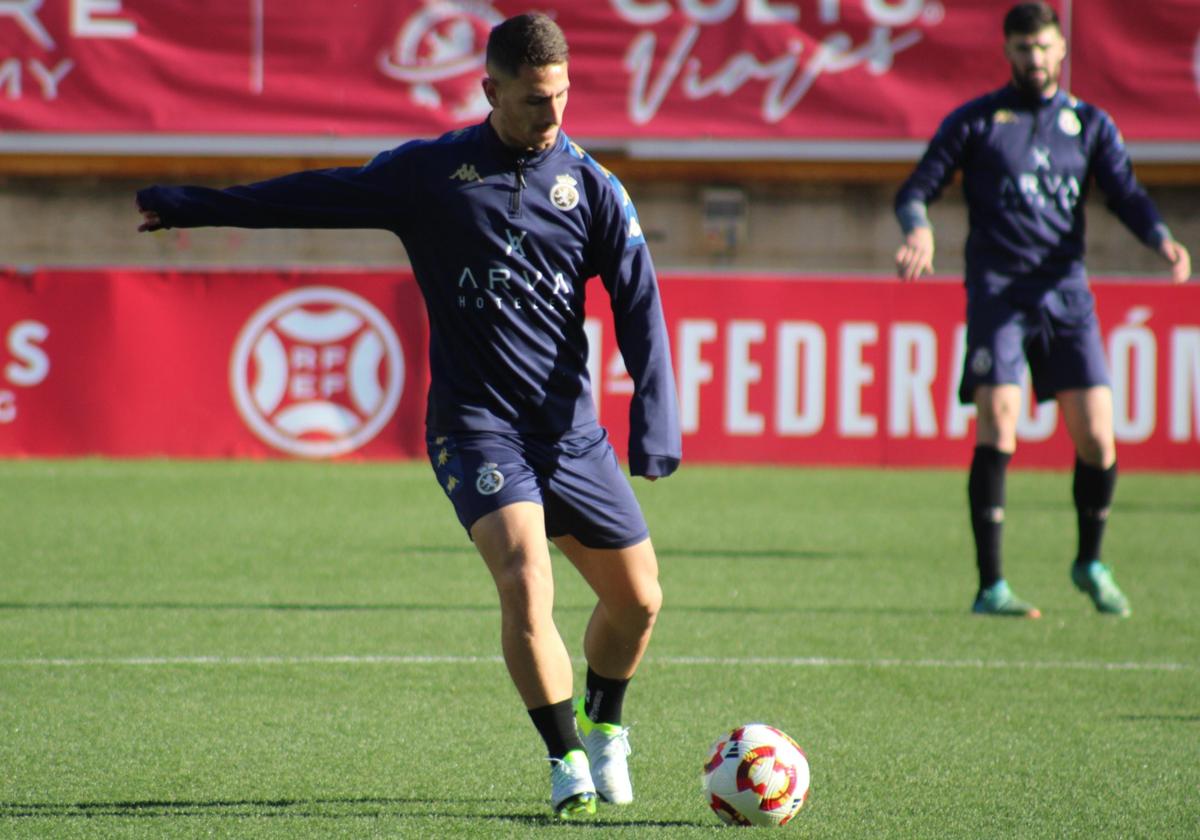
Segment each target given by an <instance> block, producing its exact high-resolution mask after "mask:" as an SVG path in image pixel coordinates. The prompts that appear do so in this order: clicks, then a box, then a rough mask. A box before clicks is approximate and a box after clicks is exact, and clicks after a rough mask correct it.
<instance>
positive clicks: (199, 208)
mask: <svg viewBox="0 0 1200 840" xmlns="http://www.w3.org/2000/svg"><path fill="white" fill-rule="evenodd" d="M138 203H139V206H140V207H142V208H143V209H146V210H153V211H155V212H157V213H158V214H159V217H160V218H161V220H162V223H163V224H164V225H165V226H167V227H199V226H209V225H223V226H234V227H246V228H281V227H282V228H379V229H383V230H389V231H392V232H393V233H395V234H396V235H397V236H399V237H400V239H401V241H402V242H403V243H404V247H405V249H406V250H407V252H408V257H409V260H410V262H411V263H412V267H413V272H414V274H415V275H416V278H417V283H418V284H419V286H420V288H421V292H422V294H423V296H424V299H425V304H426V309H427V311H428V316H429V324H430V347H429V359H430V369H431V378H432V383H431V385H430V391H429V404H428V412H427V416H426V425H427V427H428V429H429V430H430V431H431V432H453V431H495V432H516V433H520V434H537V435H549V436H564V435H568V434H573V433H586V432H588V431H591V430H594V429H596V428H597V427H598V420H597V417H596V411H595V406H594V403H593V401H592V393H591V381H590V378H589V375H588V369H587V355H588V344H587V338H586V335H585V333H584V300H585V292H586V285H585V283H586V281H587V279H588V278H590V277H593V276H596V275H598V276H599V277H600V279H601V280H602V282H603V284H604V286H605V288H606V289H607V291H608V294H609V297H610V299H611V306H612V312H613V319H614V323H615V327H616V337H617V343H618V346H619V348H620V350H621V354H622V356H623V357H624V360H625V365H626V368H627V369H628V371H629V374H630V376H631V377H632V379H633V382H634V384H635V392H634V397H633V402H632V405H631V407H630V418H629V420H630V437H629V467H630V472H632V473H633V474H634V475H648V476H662V475H668V474H670V473H671V472H673V471H674V470H675V468H676V467H677V466H678V464H679V461H680V458H681V450H682V445H681V435H680V426H679V416H678V407H677V404H676V392H675V380H674V376H673V375H672V369H671V354H670V347H669V342H668V338H667V330H666V325H665V322H664V318H663V312H662V304H661V301H660V298H659V289H658V282H657V278H656V276H655V272H654V267H653V264H652V262H651V259H650V253H649V249H648V248H647V246H646V241H645V238H644V236H643V235H642V231H641V227H640V226H639V224H638V218H637V213H636V212H635V210H634V208H633V205H632V203H631V202H630V200H629V196H628V195H627V194H626V192H625V190H624V188H623V187H622V186H621V184H620V182H619V181H618V180H617V179H616V177H615V176H613V175H612V173H610V172H608V171H607V170H606V169H604V168H603V167H602V166H600V165H599V164H598V163H597V162H596V161H595V160H593V159H592V158H591V157H590V156H589V155H588V154H587V153H586V152H584V151H583V150H582V149H581V148H580V147H579V146H577V145H575V144H574V143H572V142H571V141H570V140H569V139H568V138H567V137H566V135H565V134H562V133H561V132H560V133H559V137H558V140H557V142H556V143H555V144H554V145H553V146H552V147H550V148H549V149H547V150H545V151H542V152H539V153H536V154H530V153H525V154H519V153H517V152H515V151H513V150H511V149H509V148H508V147H507V146H505V145H504V144H503V143H502V142H501V140H500V138H499V137H498V136H497V135H496V133H495V131H494V129H493V128H492V127H491V125H490V123H489V122H487V121H484V122H483V123H480V124H478V125H474V126H471V127H468V128H464V129H460V130H458V131H454V132H451V133H449V134H446V135H445V136H443V137H441V138H438V139H436V140H418V141H413V142H410V143H406V144H404V145H402V146H399V147H397V148H395V149H392V150H389V151H386V152H383V153H381V154H380V155H378V156H377V157H375V159H374V160H372V161H371V162H370V163H368V164H367V165H366V166H363V167H361V168H352V167H338V168H330V169H318V170H310V171H305V172H297V173H294V174H291V175H285V176H283V177H280V178H275V179H272V180H269V181H263V182H260V183H256V184H250V185H246V186H238V187H232V188H230V189H224V190H217V189H209V188H204V187H194V186H188V187H151V188H149V189H145V190H142V191H140V192H139V193H138Z"/></svg>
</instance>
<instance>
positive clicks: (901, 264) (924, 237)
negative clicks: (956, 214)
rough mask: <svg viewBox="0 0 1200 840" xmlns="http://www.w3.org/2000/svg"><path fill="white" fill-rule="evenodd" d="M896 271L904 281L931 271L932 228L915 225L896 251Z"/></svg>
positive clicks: (914, 278)
mask: <svg viewBox="0 0 1200 840" xmlns="http://www.w3.org/2000/svg"><path fill="white" fill-rule="evenodd" d="M896 273H897V274H898V275H900V279H901V280H904V281H906V282H907V281H910V280H916V279H917V278H918V277H920V276H921V275H922V274H932V273H933V228H931V227H915V228H913V229H912V230H910V231H909V232H908V233H907V234H906V235H905V237H904V242H902V243H901V244H900V247H899V249H897V251H896Z"/></svg>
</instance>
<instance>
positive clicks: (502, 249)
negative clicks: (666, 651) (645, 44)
mask: <svg viewBox="0 0 1200 840" xmlns="http://www.w3.org/2000/svg"><path fill="white" fill-rule="evenodd" d="M567 64H568V49H567V42H566V39H565V38H564V36H563V33H562V31H561V30H560V29H559V28H558V26H557V25H556V24H555V23H554V22H553V21H552V20H551V19H550V18H548V17H546V16H544V15H538V14H533V15H520V16H517V17H514V18H510V19H509V20H506V21H504V22H503V23H501V24H500V25H499V26H497V27H496V28H495V29H494V30H493V31H492V33H491V35H490V37H489V39H488V45H487V77H486V78H485V79H484V80H483V89H484V92H485V94H486V96H487V98H488V101H489V102H490V103H491V105H492V109H493V110H492V111H491V113H490V115H489V116H488V118H487V119H486V120H485V121H484V122H482V123H480V124H478V125H474V126H471V127H468V128H465V129H462V130H460V131H455V132H451V133H450V134H447V135H445V136H444V137H442V138H440V139H438V140H434V141H416V142H412V143H408V144H406V145H403V146H400V147H398V148H396V149H392V150H390V151H386V152H383V153H382V154H380V155H378V156H377V157H376V158H375V159H374V160H372V161H371V162H370V163H369V164H367V165H366V166H364V167H362V168H360V169H354V168H334V169H325V170H315V171H307V172H298V173H294V174H292V175H287V176H284V177H281V178H277V179H274V180H270V181H264V182H261V183H257V184H251V185H248V186H239V187H233V188H230V189H226V190H212V189H204V188H199V187H181V188H164V187H154V188H151V189H147V190H143V191H141V192H140V193H138V206H139V208H140V210H141V212H142V214H143V217H144V221H143V224H142V226H141V227H140V228H139V229H140V230H155V229H158V228H162V227H194V226H200V225H235V226H241V227H254V228H266V227H324V228H381V229H385V230H390V231H392V232H394V233H395V234H396V235H397V236H399V237H400V239H401V240H402V241H403V243H404V246H405V248H406V250H407V252H408V256H409V259H410V261H411V263H412V267H413V272H414V273H415V275H416V279H417V282H418V284H419V285H420V288H421V292H422V294H423V295H424V299H425V304H426V309H427V311H428V315H429V323H430V350H429V357H430V367H431V374H432V383H431V386H430V391H429V404H428V413H427V417H426V426H427V432H428V450H429V457H430V459H431V461H432V464H433V468H434V472H435V474H436V476H437V479H438V481H439V483H440V484H441V486H442V488H443V489H444V490H445V492H446V494H447V496H448V497H449V499H450V501H451V502H452V503H453V505H454V509H455V512H456V513H457V515H458V518H459V521H460V522H461V523H462V525H463V527H464V528H466V529H467V531H468V533H469V534H470V537H471V539H472V540H474V542H475V546H476V548H477V549H478V550H479V553H480V554H481V555H482V556H483V559H484V562H485V563H486V564H487V567H488V569H489V570H490V572H491V574H492V576H493V578H494V580H495V583H496V588H497V590H498V592H499V597H500V613H501V645H502V648H503V651H504V658H505V662H506V663H507V665H508V670H509V673H510V674H511V676H512V679H513V682H514V683H515V684H516V687H517V691H518V693H519V694H520V696H521V699H522V700H523V701H524V703H525V706H526V708H527V709H528V711H529V715H530V717H531V718H532V720H533V723H534V725H535V726H536V728H537V730H538V731H539V732H540V733H541V736H542V738H543V739H544V740H545V743H546V747H547V750H548V752H549V757H550V760H551V772H550V776H551V804H552V806H553V808H554V811H555V813H556V814H557V815H559V816H562V817H570V816H572V815H575V814H579V813H583V812H593V811H594V810H595V801H596V795H597V792H598V793H599V795H600V796H601V797H603V798H604V799H606V800H608V801H610V802H616V803H623V802H629V801H630V800H631V799H632V798H633V791H632V787H631V784H630V780H629V773H628V765H627V760H626V756H627V754H628V751H629V744H628V740H627V735H626V730H625V728H624V727H623V726H622V725H621V715H622V703H623V698H624V695H625V689H626V685H627V683H628V681H629V679H630V678H631V677H632V676H633V674H634V671H635V670H636V669H637V666H638V663H639V662H640V660H641V658H642V654H643V652H644V651H645V649H646V645H647V643H648V641H649V638H650V632H651V628H652V626H653V624H654V621H655V618H656V616H657V614H658V611H659V607H660V604H661V601H662V593H661V590H660V588H659V583H658V565H657V560H656V557H655V553H654V549H653V547H652V545H651V543H650V539H649V532H648V529H647V527H646V522H645V520H644V518H643V516H642V513H641V510H640V508H639V506H638V503H637V500H636V499H635V497H634V495H633V492H632V488H631V487H630V486H629V482H628V480H626V478H625V477H624V475H622V473H621V471H620V467H619V465H618V463H617V459H616V456H615V454H614V453H613V450H612V447H611V445H610V444H609V442H608V438H607V435H606V433H605V431H604V429H603V428H602V427H601V426H600V425H599V423H598V421H597V418H596V413H595V407H594V404H593V401H592V394H591V385H590V381H589V377H588V371H587V365H586V362H587V357H588V349H587V340H586V337H585V334H584V284H585V281H586V280H587V279H588V278H589V277H591V276H593V275H597V274H598V275H599V276H600V278H601V280H602V282H603V284H604V286H605V288H606V289H607V290H608V293H609V296H610V299H611V303H612V311H613V318H614V323H615V326H616V335H617V341H618V344H619V346H620V349H621V353H622V355H623V357H624V360H625V364H626V367H627V368H628V370H629V373H630V375H631V376H632V378H633V381H634V383H635V385H636V389H635V393H634V397H633V404H632V407H631V409H630V442H629V466H630V471H631V472H632V473H633V474H634V475H642V476H646V477H647V478H650V479H653V478H656V477H659V476H665V475H669V474H670V473H671V472H673V471H674V470H675V469H676V467H677V466H678V465H679V461H680V457H681V441H680V429H679V420H678V411H677V407H676V398H675V381H674V377H673V375H672V371H671V359H670V352H669V347H668V341H667V334H666V327H665V323H664V319H663V314H662V307H661V303H660V299H659V292H658V284H657V280H656V277H655V273H654V268H653V265H652V263H651V260H650V254H649V252H648V250H647V247H646V242H645V239H644V238H643V236H642V233H641V228H640V226H639V225H638V220H637V215H636V213H635V212H634V209H633V206H632V205H631V203H630V201H629V197H628V196H627V195H626V193H625V191H624V189H623V188H622V187H621V185H620V183H618V181H617V179H616V178H615V177H613V176H612V174H611V173H609V172H607V171H606V170H604V169H603V168H602V167H601V166H599V164H597V163H596V162H595V161H594V160H592V159H591V158H590V157H589V156H588V155H587V154H586V153H584V152H583V150H582V149H580V148H579V147H578V146H576V145H574V144H573V143H571V142H570V140H568V139H567V137H566V136H565V135H564V134H563V133H562V131H561V130H560V127H561V125H562V119H563V112H564V109H565V107H566V104H567V91H568V88H569V86H570V81H569V78H568V73H567ZM548 536H549V537H550V538H552V539H553V541H554V543H555V544H556V545H557V546H558V547H559V548H561V549H562V551H563V552H564V553H565V554H566V556H567V557H568V558H569V559H570V561H571V562H572V563H573V564H574V565H575V567H576V568H577V569H578V570H579V572H580V573H581V574H582V575H583V577H584V578H585V579H586V580H587V582H588V584H590V586H591V587H592V589H593V590H595V592H596V594H597V596H598V603H597V605H596V608H595V611H594V612H593V613H592V615H591V619H590V621H589V623H588V626H587V631H586V634H585V637H584V652H585V654H586V657H587V662H588V671H587V684H586V693H585V695H584V696H583V697H581V698H580V700H579V702H578V703H573V702H572V697H573V688H572V665H571V660H570V657H569V656H568V654H567V650H566V648H565V646H564V644H563V641H562V638H561V636H560V635H559V633H558V630H557V628H556V627H555V624H554V619H553V616H552V606H553V599H554V585H553V579H552V575H551V560H550V552H549V545H548V543H547V537H548Z"/></svg>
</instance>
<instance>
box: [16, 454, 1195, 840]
mask: <svg viewBox="0 0 1200 840" xmlns="http://www.w3.org/2000/svg"><path fill="white" fill-rule="evenodd" d="M1069 485H1070V479H1069V476H1068V475H1067V474H1066V473H1065V472H1037V471H1016V472H1014V473H1013V474H1012V475H1011V476H1010V484H1009V508H1008V525H1007V534H1006V553H1007V557H1008V568H1007V570H1008V576H1009V580H1010V581H1011V582H1012V584H1013V587H1014V588H1015V589H1016V590H1017V591H1018V592H1019V593H1020V594H1021V595H1022V596H1024V597H1026V598H1028V599H1030V600H1031V601H1033V602H1034V603H1036V604H1038V605H1039V606H1040V607H1041V609H1042V610H1043V612H1044V614H1045V618H1043V619H1042V620H1041V621H1026V620H1012V619H993V618H979V617H975V616H972V615H970V613H969V611H968V607H969V604H970V601H971V597H972V595H973V588H974V587H973V582H974V580H973V578H974V573H973V564H972V559H971V544H970V537H969V533H968V528H967V522H966V515H965V512H964V506H965V471H964V470H951V471H942V470H927V471H902V470H890V471H876V470H815V469H783V468H774V469H772V468H718V467H685V469H684V470H683V471H682V472H680V473H679V474H678V475H676V476H674V477H672V478H670V479H668V480H665V481H660V482H657V483H654V484H649V483H646V482H642V481H638V482H636V483H635V486H636V488H637V491H638V493H639V495H640V497H641V499H642V501H643V503H644V506H645V509H646V513H647V517H648V519H649V521H650V525H651V529H652V532H653V536H654V539H655V543H656V546H657V548H658V551H659V559H660V563H661V568H662V581H663V585H664V590H665V593H666V605H665V607H664V610H663V613H662V615H661V618H660V620H659V624H658V627H657V630H656V634H655V637H654V640H653V642H652V644H651V648H650V652H649V654H648V656H647V659H646V661H645V663H644V664H643V667H642V670H641V671H640V672H639V675H638V678H637V679H636V680H635V682H634V684H633V687H632V689H631V691H630V695H629V698H628V700H627V703H626V722H627V723H631V724H632V727H633V731H632V743H633V747H634V753H633V756H632V757H631V764H632V768H633V773H634V783H635V788H636V792H637V797H638V799H637V802H636V803H635V804H633V805H631V806H628V807H626V808H622V809H603V810H602V811H601V813H600V814H598V815H597V817H596V819H595V820H594V821H591V822H589V823H587V824H586V825H555V824H553V823H552V822H551V821H550V820H549V819H548V817H547V813H548V808H547V803H546V801H545V799H546V796H547V794H548V783H547V778H548V775H547V774H548V771H547V767H546V764H545V762H544V759H543V756H542V750H541V744H540V742H539V741H538V740H537V738H536V735H535V734H534V732H533V729H532V727H531V726H530V725H529V723H528V718H527V717H526V715H525V714H524V712H523V710H522V709H521V706H520V703H519V701H518V699H517V696H516V692H515V690H514V689H513V688H512V686H511V684H510V683H509V681H508V677H507V674H506V672H505V670H504V666H503V664H502V663H501V662H500V661H499V658H498V652H499V643H498V638H497V633H498V610H497V607H496V602H495V595H494V592H493V589H492V586H491V582H490V579H489V578H488V576H487V573H486V571H485V569H484V567H483V565H482V563H481V562H480V561H479V560H478V559H477V557H476V556H475V554H474V551H473V549H472V547H471V545H470V543H469V542H468V541H467V540H466V539H465V537H464V535H463V533H462V532H461V530H460V529H459V527H458V524H457V522H456V521H455V520H454V518H453V514H452V512H451V509H450V507H449V505H448V504H447V502H446V501H445V500H444V498H442V495H441V493H440V491H439V490H438V488H437V487H436V485H435V484H434V481H433V478H432V474H431V472H430V470H429V469H428V467H427V466H426V465H425V464H423V463H413V464H384V465H365V464H307V463H286V462H272V463H247V462H229V463H227V462H206V463H194V462H163V461H149V462H140V461H135V462H120V461H103V460H83V461H7V462H0V499H2V500H3V504H2V505H0V557H2V559H0V571H2V576H0V837H21V838H25V837H53V838H73V837H106V838H107V837H121V838H124V837H144V838H161V837H245V838H289V839H290V838H329V837H413V838H441V837H455V838H466V837H511V838H527V837H539V836H551V834H554V835H555V836H560V837H561V836H583V837H587V836H597V835H596V834H595V832H596V831H597V830H603V832H604V834H605V835H612V836H619V837H630V838H652V840H653V838H675V837H716V836H724V835H723V834H718V832H729V831H737V829H729V828H723V827H721V826H720V825H719V824H718V822H717V820H716V818H715V817H714V816H713V815H712V814H711V813H710V812H709V811H708V809H707V807H706V805H705V803H704V801H703V799H702V797H701V794H700V791H699V770H700V765H701V763H702V761H703V760H704V758H705V753H706V750H707V748H708V746H709V744H710V743H711V741H712V740H713V739H714V738H716V737H717V736H718V735H719V734H720V733H721V732H722V731H723V730H726V729H728V728H731V727H733V726H734V725H737V724H740V723H746V722H750V721H755V720H761V721H766V722H769V723H772V724H774V725H776V726H779V727H781V728H783V729H785V730H786V731H788V732H789V733H790V734H792V735H793V736H794V737H795V738H796V739H797V740H798V741H799V742H800V743H801V744H802V745H803V746H804V747H805V748H806V750H807V752H808V754H809V757H810V761H811V765H812V773H813V785H812V793H811V796H810V799H809V803H808V804H807V805H806V806H805V809H804V810H803V811H801V813H800V815H799V816H798V817H797V818H796V819H795V820H794V821H793V822H792V823H791V824H790V825H788V826H786V827H785V828H783V829H782V831H783V832H786V833H788V834H790V835H791V836H796V837H800V836H803V837H809V838H867V837H880V838H884V837H886V838H907V837H912V838H940V839H942V840H944V838H981V837H988V838H997V837H1013V838H1018V837H1019V838H1033V837H1056V838H1061V837H1078V838H1097V837H1153V838H1174V837H1178V838H1183V837H1196V836H1197V835H1198V834H1200V816H1198V814H1200V810H1197V802H1198V799H1197V797H1198V795H1200V747H1198V745H1200V586H1198V585H1197V581H1198V577H1197V576H1198V574H1200V567H1198V566H1197V564H1196V561H1197V557H1198V555H1197V545H1198V544H1200V476H1198V475H1195V474H1189V475H1171V476H1167V475H1157V474H1154V475H1152V474H1127V475H1124V476H1123V477H1122V480H1121V482H1120V484H1119V485H1118V490H1117V504H1116V508H1115V512H1114V516H1113V519H1112V522H1111V524H1110V525H1109V533H1108V537H1107V541H1106V558H1107V559H1108V560H1109V561H1110V562H1111V563H1112V565H1113V566H1114V568H1115V570H1116V573H1117V578H1118V580H1119V581H1120V582H1121V583H1122V585H1123V586H1124V588H1125V589H1126V592H1127V593H1128V594H1129V595H1130V598H1131V600H1132V602H1133V607H1134V615H1133V617H1132V618H1130V619H1128V620H1124V621H1122V620H1119V619H1112V618H1105V617H1101V616H1099V615H1097V614H1095V613H1094V612H1093V610H1092V608H1091V606H1090V604H1089V603H1088V602H1087V601H1086V600H1085V598H1084V597H1083V596H1081V595H1079V594H1078V593H1077V592H1075V591H1074V590H1073V588H1072V587H1071V585H1070V581H1069V579H1068V574H1067V568H1068V561H1069V559H1070V557H1071V555H1072V552H1073V550H1074V539H1075V537H1074V513H1073V509H1072V507H1071V503H1070V486H1069ZM555 563H556V568H555V572H556V581H557V587H558V593H557V604H558V607H557V619H558V622H559V626H560V629H561V630H562V633H563V635H564V637H565V639H566V640H567V644H568V646H569V647H570V649H571V650H572V651H573V652H578V651H579V650H580V638H581V634H582V630H583V626H584V623H585V621H586V618H587V615H588V612H589V610H590V606H591V598H590V595H589V593H588V592H587V591H586V589H585V588H584V586H583V585H582V584H581V582H580V581H579V579H578V577H577V576H576V575H575V574H574V572H573V570H572V569H571V568H570V567H569V564H567V562H566V561H565V560H564V559H563V558H562V557H561V556H556V559H555ZM582 671H583V663H582V661H579V660H577V673H578V674H579V675H580V677H581V676H582Z"/></svg>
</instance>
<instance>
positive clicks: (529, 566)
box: [471, 502, 596, 819]
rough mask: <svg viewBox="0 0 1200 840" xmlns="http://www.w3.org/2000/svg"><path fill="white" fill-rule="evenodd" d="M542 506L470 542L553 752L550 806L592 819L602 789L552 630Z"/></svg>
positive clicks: (496, 519) (526, 508)
mask: <svg viewBox="0 0 1200 840" xmlns="http://www.w3.org/2000/svg"><path fill="white" fill-rule="evenodd" d="M544 523H545V520H544V517H543V512H542V507H541V505H538V504H535V503H533V502H516V503H514V504H511V505H507V506H505V507H502V508H500V509H499V510H496V511H493V512H492V513H489V514H486V515H485V516H483V517H480V519H478V520H477V521H476V522H475V523H474V524H473V525H472V526H471V538H472V539H473V540H474V541H475V545H476V547H477V548H478V550H479V553H480V554H481V555H482V556H483V559H484V562H485V563H486V564H487V567H488V570H489V571H490V572H491V574H492V578H493V580H494V581H495V584H496V591H497V593H498V594H499V597H500V626H501V630H500V636H501V647H502V649H503V651H504V662H505V664H506V665H507V666H508V672H509V675H510V676H511V677H512V681H513V684H514V685H515V686H516V688H517V693H518V694H520V696H521V700H522V701H523V702H524V703H525V707H526V709H528V710H529V713H530V717H531V718H532V719H533V721H534V725H535V726H537V728H538V731H539V732H540V733H541V735H542V737H543V739H544V740H545V741H546V746H547V749H548V751H549V752H550V805H551V808H552V809H553V811H554V815H555V816H556V817H558V818H560V819H572V818H574V817H578V816H582V815H586V814H593V813H595V811H596V788H595V785H594V783H593V781H592V777H591V770H590V767H589V762H588V758H587V753H586V752H585V750H584V749H583V743H582V741H581V740H580V737H579V733H578V730H577V725H576V723H575V720H574V714H573V711H574V710H573V709H572V708H571V695H572V673H571V671H572V667H571V658H570V656H569V654H568V653H567V649H566V646H565V645H564V644H563V641H562V637H561V636H560V635H559V633H558V629H557V628H556V627H555V625H554V618H553V606H554V578H553V573H552V569H551V564H550V551H549V547H548V545H547V543H546V537H545V524H544Z"/></svg>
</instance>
